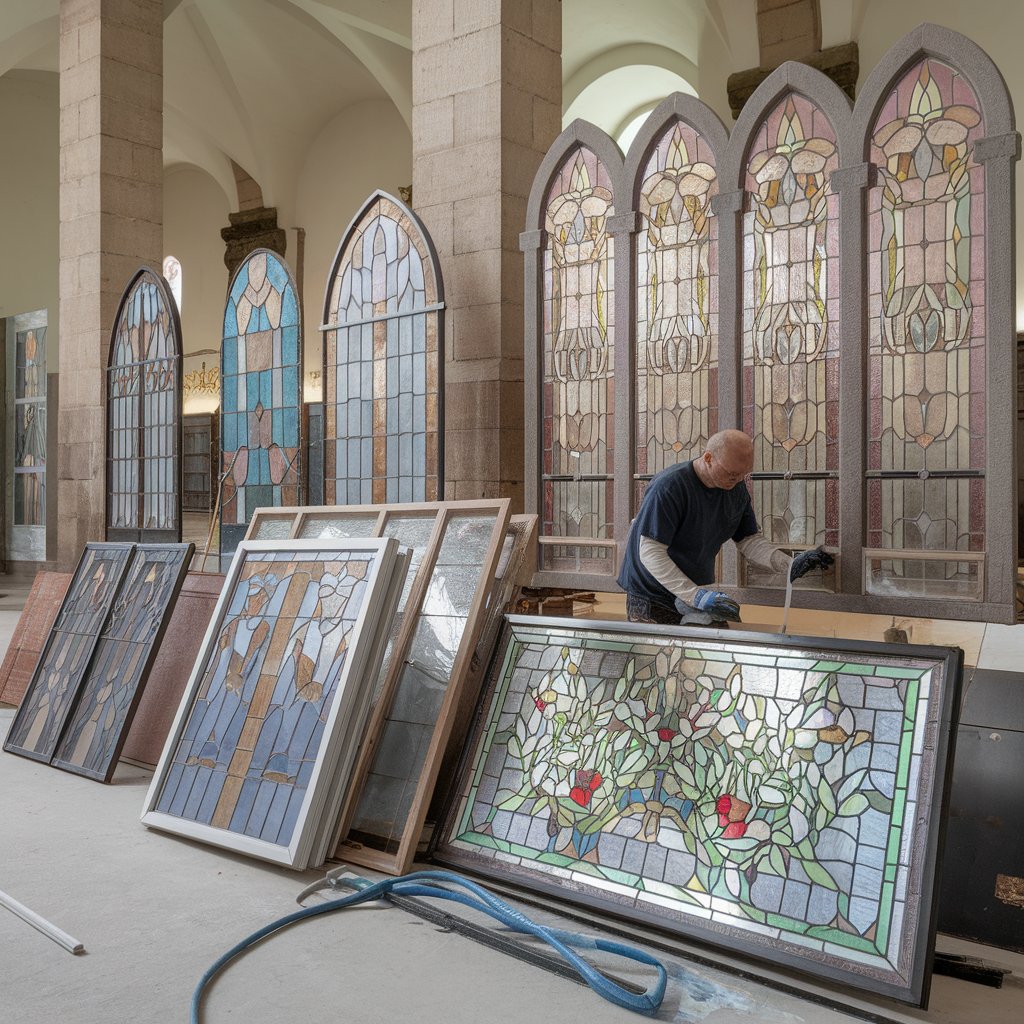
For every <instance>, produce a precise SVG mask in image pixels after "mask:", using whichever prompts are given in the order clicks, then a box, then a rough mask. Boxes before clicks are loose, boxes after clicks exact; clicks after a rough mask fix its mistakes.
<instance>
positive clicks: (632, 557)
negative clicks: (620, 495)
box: [618, 430, 834, 625]
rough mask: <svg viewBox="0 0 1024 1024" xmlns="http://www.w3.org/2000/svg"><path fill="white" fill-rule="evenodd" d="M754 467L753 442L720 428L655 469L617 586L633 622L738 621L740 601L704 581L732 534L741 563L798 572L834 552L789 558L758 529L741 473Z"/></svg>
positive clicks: (827, 561) (793, 575)
mask: <svg viewBox="0 0 1024 1024" xmlns="http://www.w3.org/2000/svg"><path fill="white" fill-rule="evenodd" d="M753 466H754V443H753V442H752V441H751V439H750V438H749V437H748V436H747V435H746V434H744V433H743V432H742V431H740V430H722V431H719V432H718V433H717V434H715V435H714V436H713V437H712V438H711V439H710V440H709V441H708V446H707V450H706V451H705V452H704V454H703V455H702V456H701V457H700V458H699V459H694V460H693V461H692V462H683V463H680V464H679V465H678V466H671V467H670V468H668V469H666V470H663V471H662V472H660V473H659V474H658V475H657V476H656V477H655V478H654V479H653V480H652V481H651V482H650V484H649V485H648V487H647V490H646V491H645V492H644V498H643V501H642V502H641V503H640V511H639V512H638V513H637V516H636V519H634V520H633V524H632V526H631V527H630V530H629V537H628V539H627V541H626V553H625V557H624V558H623V561H622V569H621V570H620V572H619V579H618V582H619V586H620V587H622V589H623V590H624V591H625V592H626V612H627V614H628V615H629V618H630V621H632V622H659V623H672V624H675V623H678V622H680V621H682V622H684V623H695V624H703V625H707V624H711V623H725V622H727V621H729V620H732V621H733V622H739V619H740V615H739V611H740V606H739V605H738V604H737V603H736V601H734V600H733V599H732V598H731V597H730V596H729V595H728V594H725V593H722V591H720V590H715V589H713V588H709V586H708V584H713V583H714V581H715V559H716V558H717V557H718V552H719V550H720V548H721V547H722V545H723V544H724V543H725V542H726V541H727V540H730V539H731V540H733V541H735V543H736V547H737V549H738V550H739V551H740V553H741V554H742V555H743V557H744V558H746V559H747V561H748V562H751V563H753V564H754V565H757V566H760V567H761V568H764V569H771V570H772V571H773V572H785V571H786V569H787V568H788V569H789V575H790V579H794V580H795V579H799V578H800V577H801V576H803V575H804V574H805V573H807V572H810V570H811V569H815V568H819V567H820V568H825V567H827V566H829V565H831V564H832V562H833V561H834V559H833V558H832V556H831V555H830V554H828V552H826V551H825V549H824V548H822V547H818V548H815V549H814V550H813V551H804V552H802V553H801V554H799V555H797V556H796V557H795V558H794V559H793V561H792V565H790V558H789V555H787V554H786V553H785V552H783V551H780V550H779V549H778V548H777V547H775V545H774V544H771V543H770V542H769V541H768V540H766V539H765V537H764V536H762V535H761V533H759V532H758V528H757V519H756V518H755V517H754V509H753V507H752V506H751V504H750V493H749V492H748V491H747V487H746V484H745V483H744V482H743V478H744V477H745V476H746V475H747V474H748V473H749V472H750V471H751V469H752V468H753Z"/></svg>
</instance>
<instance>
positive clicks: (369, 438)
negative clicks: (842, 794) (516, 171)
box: [323, 192, 443, 505]
mask: <svg viewBox="0 0 1024 1024" xmlns="http://www.w3.org/2000/svg"><path fill="white" fill-rule="evenodd" d="M441 300H442V285H441V275H440V268H439V266H438V263H437V259H436V257H435V255H434V252H433V245H432V243H431V242H430V239H429V236H428V235H427V233H426V230H425V229H424V227H423V225H422V224H421V223H420V222H419V220H418V219H417V218H416V216H415V214H413V213H412V211H411V210H409V209H408V208H407V207H406V206H404V205H403V204H402V203H400V202H399V201H398V200H397V199H394V198H393V197H391V196H388V195H385V194H384V193H382V192H378V193H375V194H374V195H373V196H372V197H371V198H370V200H369V202H368V203H367V204H366V205H365V206H364V207H363V209H362V211H361V212H360V213H359V214H358V215H357V217H356V219H355V221H354V222H353V224H352V226H351V227H350V228H349V230H348V231H347V233H346V234H345V237H344V238H343V239H342V243H341V247H340V249H339V251H338V256H337V259H336V260H335V264H334V268H333V270H332V273H331V276H330V278H329V283H328V289H327V299H326V302H325V310H324V327H323V330H324V331H325V332H326V333H325V344H324V381H325V390H324V415H325V425H324V469H323V472H324V502H325V503H326V504H328V505H333V504H336V503H337V504H368V503H370V502H374V503H383V502H390V503H393V502H399V501H402V502H409V501H435V500H437V498H439V497H440V496H441V488H442V458H441V447H442V429H443V427H442V423H441V396H442V394H443V387H442V368H443V365H442V364H443V360H442V358H441V355H440V353H439V339H440V338H441V337H442V321H441V306H442V301H441Z"/></svg>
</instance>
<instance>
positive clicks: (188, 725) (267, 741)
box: [143, 540, 397, 867]
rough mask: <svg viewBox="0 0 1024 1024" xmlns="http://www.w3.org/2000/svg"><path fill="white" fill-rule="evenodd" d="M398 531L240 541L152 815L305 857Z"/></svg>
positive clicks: (168, 824)
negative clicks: (333, 538) (363, 536)
mask: <svg viewBox="0 0 1024 1024" xmlns="http://www.w3.org/2000/svg"><path fill="white" fill-rule="evenodd" d="M396 556H397V544H396V542H394V541H390V540H361V541H341V542H338V543H335V544H330V543H323V542H320V541H287V542H261V541H243V542H242V544H241V545H240V546H239V549H238V553H237V555H236V558H235V560H234V562H233V563H232V569H231V573H230V574H229V577H228V579H227V581H226V583H225V586H224V590H223V591H222V593H221V598H220V601H219V602H218V606H217V610H216V611H215V612H214V616H213V622H212V625H211V627H210V630H209V631H208V632H207V639H206V643H205V645H204V647H203V648H202V649H201V650H200V653H199V656H198V658H197V660H196V665H195V668H194V669H193V672H192V677H191V679H190V681H189V685H188V688H187V690H186V691H185V695H184V696H183V698H182V704H181V707H180V708H179V711H178V717H177V719H176V721H175V724H174V727H173V729H172V730H171V733H170V735H169V737H168V740H167V745H166V747H165V748H164V752H163V754H162V756H161V758H160V764H159V766H158V768H157V771H156V774H155V775H154V778H153V784H152V786H151V787H150V791H149V794H148V796H147V799H146V808H145V811H144V814H143V822H144V823H145V824H146V825H149V826H151V827H155V828H160V829H164V830H167V831H172V832H178V833H181V834H184V835H187V836H190V837H192V838H195V839H202V840H204V841H205V842H209V843H213V844H215V845H219V846H224V847H227V848H229V849H233V850H237V851H239V852H244V853H249V854H251V855H253V856H257V857H262V858H264V859H267V860H271V861H276V862H278V863H283V864H288V865H292V866H297V867H305V866H306V863H307V860H308V856H309V853H310V851H311V849H312V847H313V845H314V843H315V842H316V839H317V837H316V834H315V833H316V829H317V828H318V827H319V826H320V824H321V822H320V820H319V818H320V816H321V815H322V813H323V807H322V804H323V801H324V798H325V793H326V792H327V790H328V789H329V788H330V787H331V786H332V785H333V781H334V779H333V776H334V773H335V770H336V769H337V768H338V759H339V757H340V755H341V751H342V748H343V746H344V744H345V743H346V742H348V741H349V740H350V739H351V738H350V737H349V738H348V739H346V730H348V729H350V728H351V727H352V725H353V723H356V724H358V723H361V722H362V716H363V714H365V707H364V708H363V710H362V711H360V710H359V708H360V700H361V695H366V690H367V687H366V686H365V683H364V679H363V677H364V675H365V674H366V670H367V668H368V662H367V657H368V654H369V651H370V648H371V647H372V646H373V644H372V640H373V637H374V630H375V629H376V628H377V627H376V625H375V616H379V615H380V614H381V609H382V600H383V597H384V594H385V593H386V591H387V589H388V587H389V585H390V583H391V578H392V575H393V570H394V566H395V559H396Z"/></svg>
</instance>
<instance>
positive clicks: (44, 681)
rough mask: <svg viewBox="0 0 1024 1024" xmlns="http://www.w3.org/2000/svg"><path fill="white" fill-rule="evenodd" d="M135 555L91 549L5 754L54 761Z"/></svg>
mask: <svg viewBox="0 0 1024 1024" xmlns="http://www.w3.org/2000/svg"><path fill="white" fill-rule="evenodd" d="M131 554H132V545H131V544H87V545H86V548H85V551H84V552H83V554H82V559H81V561H80V562H79V564H78V568H77V569H76V570H75V575H74V577H73V578H72V580H71V585H70V586H69V587H68V592H67V594H66V595H65V597H64V601H63V603H62V604H61V608H60V611H59V612H58V614H57V619H56V621H55V622H54V624H53V630H52V631H51V633H50V636H49V639H48V640H47V641H46V646H45V647H44V648H43V653H42V655H41V656H40V659H39V664H38V666H37V667H36V670H35V672H34V673H33V675H32V679H31V680H30V682H29V685H28V689H27V691H26V693H25V697H24V699H23V700H22V702H21V706H20V707H19V708H18V712H17V714H16V715H15V716H14V721H13V722H12V723H11V728H10V731H9V732H8V734H7V739H6V741H5V742H4V750H13V751H15V752H16V753H19V754H24V755H25V756H27V757H32V758H35V759H36V760H41V761H47V762H49V760H50V759H51V757H52V756H53V753H54V751H55V749H56V747H57V743H58V741H59V739H60V736H61V732H62V730H63V729H64V723H65V721H66V719H67V716H68V712H69V711H70V709H71V706H72V703H73V701H74V699H75V695H76V694H77V693H78V689H79V687H80V685H81V684H82V681H83V680H84V678H85V673H86V670H87V669H88V667H89V659H90V658H91V656H92V652H93V649H94V648H95V646H96V642H97V639H98V635H99V631H100V628H101V627H102V625H103V623H104V621H105V620H106V617H107V613H108V611H109V610H110V606H111V604H112V603H113V601H114V596H115V595H116V593H117V589H118V586H119V585H120V582H121V578H122V576H123V575H124V573H125V570H126V569H127V567H128V563H129V560H130V559H131Z"/></svg>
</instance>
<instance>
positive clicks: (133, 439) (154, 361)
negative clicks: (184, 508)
mask: <svg viewBox="0 0 1024 1024" xmlns="http://www.w3.org/2000/svg"><path fill="white" fill-rule="evenodd" d="M172 301H173V300H172V299H171V297H170V293H169V292H168V291H167V290H166V287H165V286H164V285H163V282H162V280H161V279H160V278H158V277H157V276H156V275H155V274H154V273H153V272H152V271H150V270H142V271H140V272H139V273H138V274H137V275H136V276H135V278H134V279H133V281H132V283H131V284H130V286H129V289H128V292H127V294H126V295H125V297H124V299H123V300H122V302H121V307H120V310H119V314H118V318H117V321H116V322H115V324H114V331H113V341H112V344H111V352H110V365H109V367H108V369H107V406H108V408H107V431H108V448H107V451H108V455H107V458H108V467H107V485H108V497H107V532H108V535H109V536H113V537H117V538H119V539H132V540H138V539H140V538H141V536H142V534H143V531H174V532H178V533H179V534H180V523H179V507H180V504H181V495H180V485H179V481H178V476H179V468H178V465H179V464H178V434H179V430H180V422H179V418H178V415H179V410H178V407H179V399H178V392H179V389H180V381H179V374H180V362H181V340H180V338H179V337H178V328H177V317H176V315H175V313H174V311H173V310H172V308H171V305H170V303H171V302H172Z"/></svg>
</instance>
